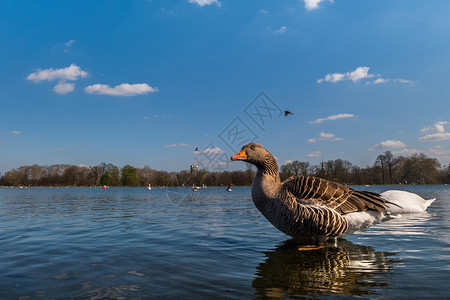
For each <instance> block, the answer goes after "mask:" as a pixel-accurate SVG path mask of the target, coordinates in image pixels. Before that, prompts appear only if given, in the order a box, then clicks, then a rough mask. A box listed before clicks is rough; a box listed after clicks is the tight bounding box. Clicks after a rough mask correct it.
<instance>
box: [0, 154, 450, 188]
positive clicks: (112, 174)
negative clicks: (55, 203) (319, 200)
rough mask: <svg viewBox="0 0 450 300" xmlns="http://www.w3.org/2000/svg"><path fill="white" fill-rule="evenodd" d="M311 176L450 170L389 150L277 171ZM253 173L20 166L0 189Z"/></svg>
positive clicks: (430, 174) (240, 177)
mask: <svg viewBox="0 0 450 300" xmlns="http://www.w3.org/2000/svg"><path fill="white" fill-rule="evenodd" d="M298 174H301V175H312V176H317V177H321V178H325V179H329V180H333V181H337V182H340V183H345V184H349V185H365V184H447V183H450V165H449V166H446V167H441V165H440V164H439V162H438V160H437V159H435V158H429V157H427V156H426V155H425V154H413V155H411V156H409V157H405V156H398V157H395V156H394V155H392V153H391V152H389V151H387V152H385V153H383V154H380V155H379V156H378V157H377V158H376V160H375V162H374V164H373V166H371V167H370V166H368V167H366V168H360V167H358V166H356V165H353V164H352V163H351V162H349V161H346V160H342V159H336V160H328V161H324V162H322V163H321V164H319V165H310V164H309V163H308V162H300V161H293V162H291V163H288V164H285V165H282V166H281V167H280V176H281V179H282V180H284V179H286V178H288V177H290V176H293V175H298ZM254 176H255V169H254V167H252V166H251V165H248V164H247V168H246V170H245V171H223V172H210V171H207V170H199V171H195V172H192V170H191V171H188V170H182V171H179V172H167V171H159V170H154V169H152V168H150V167H149V166H144V167H142V168H136V167H133V166H131V165H125V166H124V167H122V168H119V167H117V166H115V165H113V164H110V163H108V164H107V163H101V164H99V165H97V166H91V167H87V166H75V165H65V164H60V165H50V166H39V165H33V166H22V167H19V168H17V169H12V170H10V171H8V172H6V173H5V174H3V175H1V174H0V186H102V185H106V186H130V187H131V186H147V185H149V184H151V185H152V186H182V185H185V186H192V185H203V184H204V185H207V186H221V185H228V184H233V185H238V186H249V185H251V184H252V181H253V178H254Z"/></svg>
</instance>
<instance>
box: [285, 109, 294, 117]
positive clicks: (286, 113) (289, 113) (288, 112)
mask: <svg viewBox="0 0 450 300" xmlns="http://www.w3.org/2000/svg"><path fill="white" fill-rule="evenodd" d="M293 114H294V113H293V112H290V111H288V110H285V111H284V116H285V117H287V116H288V115H293Z"/></svg>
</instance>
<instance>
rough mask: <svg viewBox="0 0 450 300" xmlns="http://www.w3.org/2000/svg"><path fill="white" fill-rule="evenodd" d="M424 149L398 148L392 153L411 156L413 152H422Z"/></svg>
mask: <svg viewBox="0 0 450 300" xmlns="http://www.w3.org/2000/svg"><path fill="white" fill-rule="evenodd" d="M421 152H422V151H420V150H417V149H407V148H405V149H401V150H396V151H392V154H394V155H395V156H411V155H413V154H416V153H421Z"/></svg>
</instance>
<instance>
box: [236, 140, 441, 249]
mask: <svg viewBox="0 0 450 300" xmlns="http://www.w3.org/2000/svg"><path fill="white" fill-rule="evenodd" d="M231 160H233V161H236V160H240V161H244V162H247V163H250V164H253V165H255V166H256V167H257V169H258V171H257V173H256V176H255V179H254V180H253V185H252V198H253V203H254V204H255V206H256V208H257V209H258V210H259V211H260V212H261V213H262V214H263V215H264V217H266V219H267V220H269V222H270V223H272V225H273V226H275V227H276V228H277V229H278V230H280V231H282V232H283V233H285V234H287V235H289V236H291V237H293V238H294V240H296V242H298V243H299V244H303V245H308V246H306V248H308V249H311V248H312V247H318V246H319V247H320V246H322V245H323V243H324V242H325V241H326V240H328V239H330V238H337V237H342V236H346V235H348V234H351V233H353V232H355V231H357V230H361V229H364V228H367V227H369V226H371V225H373V224H376V223H379V222H382V221H385V220H387V219H389V218H390V214H391V213H395V214H398V213H406V212H416V211H417V212H419V211H424V210H425V209H426V207H428V206H429V205H430V204H431V203H432V202H433V201H434V199H431V200H424V199H423V198H421V197H420V196H418V195H416V194H412V193H408V192H403V191H386V192H384V193H383V194H381V195H380V194H377V193H372V192H367V191H357V190H354V189H352V188H350V187H348V186H345V185H342V184H339V183H337V182H333V181H329V180H325V179H321V178H317V177H313V176H302V175H297V176H292V177H290V178H288V179H286V180H285V181H283V182H281V180H280V175H279V173H278V165H277V162H276V160H275V158H274V157H273V155H272V154H271V153H270V152H269V151H267V150H266V149H265V148H264V147H262V146H261V145H259V144H256V143H250V144H247V145H245V146H244V147H242V150H241V151H240V152H239V153H237V154H235V155H233V156H232V157H231ZM304 250H306V249H304Z"/></svg>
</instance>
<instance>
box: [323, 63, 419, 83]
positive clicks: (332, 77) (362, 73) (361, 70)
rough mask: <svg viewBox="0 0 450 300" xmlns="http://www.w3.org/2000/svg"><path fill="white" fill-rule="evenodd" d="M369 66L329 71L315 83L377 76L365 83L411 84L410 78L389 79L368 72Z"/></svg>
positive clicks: (355, 80) (356, 80)
mask: <svg viewBox="0 0 450 300" xmlns="http://www.w3.org/2000/svg"><path fill="white" fill-rule="evenodd" d="M369 70H370V68H369V67H358V68H356V69H355V70H354V71H351V72H345V73H329V74H327V75H325V77H323V78H320V79H318V80H317V83H322V82H339V81H344V80H351V81H353V82H358V81H360V80H363V79H369V78H373V77H378V78H377V79H375V80H374V81H373V82H372V81H367V80H366V84H370V83H373V84H380V83H387V82H400V83H409V84H411V86H412V85H413V82H412V81H411V80H407V79H402V78H397V79H389V78H383V77H381V74H376V75H375V74H369Z"/></svg>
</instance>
